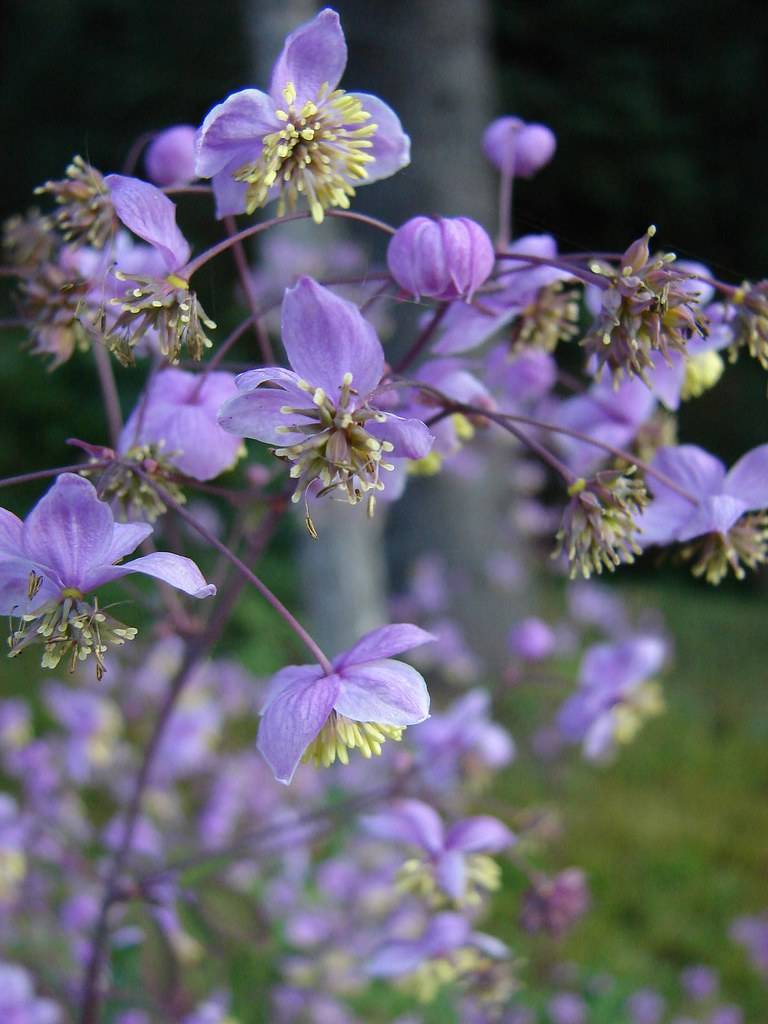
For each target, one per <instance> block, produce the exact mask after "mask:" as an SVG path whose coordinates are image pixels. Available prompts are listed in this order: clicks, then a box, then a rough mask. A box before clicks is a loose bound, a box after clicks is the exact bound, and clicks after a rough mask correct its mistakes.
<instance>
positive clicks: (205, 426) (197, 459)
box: [118, 368, 240, 480]
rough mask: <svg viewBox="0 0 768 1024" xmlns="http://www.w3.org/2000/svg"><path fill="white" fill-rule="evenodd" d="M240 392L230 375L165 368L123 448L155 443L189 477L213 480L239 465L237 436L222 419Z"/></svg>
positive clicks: (132, 420)
mask: <svg viewBox="0 0 768 1024" xmlns="http://www.w3.org/2000/svg"><path fill="white" fill-rule="evenodd" d="M236 392H237V389H236V387H235V378H234V377H233V376H232V375H231V374H229V373H221V372H213V373H207V374H204V375H200V374H194V373H187V372H186V371H184V370H177V369H173V368H169V369H166V370H161V371H160V372H159V373H157V374H155V376H154V377H153V378H152V379H151V381H150V384H149V388H148V390H147V394H146V395H145V396H144V397H143V398H141V399H139V402H138V404H137V405H136V408H135V409H134V410H133V412H132V413H131V415H130V416H129V418H128V420H127V422H126V424H125V427H124V428H123V432H122V434H121V435H120V441H119V444H118V450H119V451H121V452H128V451H130V449H132V448H135V447H136V446H142V445H151V446H152V447H153V449H154V450H156V451H159V454H161V455H162V458H163V460H164V461H165V462H167V463H169V464H170V465H171V466H175V467H176V469H178V470H179V471H180V472H181V473H184V474H185V475H186V476H191V477H193V478H194V479H195V480H212V479H213V478H214V477H217V476H218V475H219V474H220V473H223V472H224V471H225V470H227V469H229V468H230V467H231V466H232V465H233V464H234V463H235V462H236V460H237V455H238V452H239V450H240V442H239V441H238V440H237V438H234V437H232V435H231V434H230V433H228V432H226V431H224V430H222V429H221V427H220V426H219V424H218V422H217V419H216V416H217V413H218V410H219V408H220V406H221V405H222V403H223V402H225V401H226V400H227V399H228V398H230V397H232V396H233V395H234V394H236Z"/></svg>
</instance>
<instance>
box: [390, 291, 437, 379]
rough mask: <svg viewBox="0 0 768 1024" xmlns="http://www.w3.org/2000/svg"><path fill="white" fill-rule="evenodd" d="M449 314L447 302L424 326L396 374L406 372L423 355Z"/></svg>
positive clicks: (396, 368) (398, 365)
mask: <svg viewBox="0 0 768 1024" xmlns="http://www.w3.org/2000/svg"><path fill="white" fill-rule="evenodd" d="M447 312H448V303H447V302H446V303H443V305H441V306H439V307H438V308H437V309H436V310H435V312H434V313H433V315H432V317H431V319H430V320H429V321H428V322H427V324H426V325H425V326H424V328H423V330H422V331H421V333H420V334H419V336H418V337H417V338H416V340H415V341H414V343H413V345H411V347H410V349H409V350H408V351H407V352H406V353H405V355H404V356H403V358H402V359H401V360H400V362H399V363H398V364H397V366H396V367H395V370H394V372H395V373H403V372H404V371H405V370H407V369H408V367H409V366H410V365H411V363H413V361H414V360H415V359H417V358H418V357H419V356H420V355H421V353H422V352H423V351H424V349H425V348H426V347H427V345H428V344H429V342H430V340H431V338H432V336H433V334H434V333H435V331H436V330H437V328H438V327H439V326H440V322H441V320H442V319H443V317H444V316H445V314H446V313H447Z"/></svg>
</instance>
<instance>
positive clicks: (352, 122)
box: [196, 8, 410, 223]
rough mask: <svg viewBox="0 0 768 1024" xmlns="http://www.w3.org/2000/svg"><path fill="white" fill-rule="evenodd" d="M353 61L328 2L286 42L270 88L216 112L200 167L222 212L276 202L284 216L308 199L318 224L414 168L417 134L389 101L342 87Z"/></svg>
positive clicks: (236, 96) (200, 145) (207, 125)
mask: <svg viewBox="0 0 768 1024" xmlns="http://www.w3.org/2000/svg"><path fill="white" fill-rule="evenodd" d="M346 63H347V45H346V42H345V40H344V33H343V32H342V29H341V24H340V22H339V16H338V14H337V13H336V12H335V11H332V10H331V9H330V8H325V9H324V10H322V11H320V13H319V14H318V15H317V16H316V17H315V18H313V19H312V21H309V22H307V23H306V24H304V25H301V26H299V28H297V29H296V30H295V31H294V32H292V33H291V34H290V35H289V36H288V37H287V39H286V40H285V44H284V45H283V49H282V52H281V53H280V56H279V57H278V59H277V63H276V64H275V66H274V68H273V71H272V81H271V84H270V89H269V93H264V92H261V90H259V89H243V90H242V91H241V92H236V93H233V94H232V95H231V96H229V97H227V99H226V100H224V102H223V103H220V104H219V105H218V106H216V107H214V108H213V110H211V111H210V113H209V114H208V115H207V117H206V118H205V120H204V121H203V124H202V126H201V128H200V131H199V133H198V138H197V164H196V170H197V174H198V175H199V176H200V177H201V178H213V187H214V191H215V192H216V198H217V211H218V215H219V216H220V217H221V216H225V215H226V214H231V213H242V212H243V211H247V212H248V213H253V211H254V210H256V209H258V208H259V207H261V206H265V205H266V204H267V203H268V202H270V200H272V199H275V198H277V199H278V201H279V205H278V215H279V216H282V215H283V213H284V212H285V210H286V209H288V210H293V209H294V208H295V207H296V206H297V204H298V201H299V199H300V198H302V197H303V198H304V200H305V201H306V203H307V205H308V207H309V210H310V212H311V214H312V217H313V219H314V220H315V221H316V222H318V223H319V222H320V221H322V219H323V215H324V212H325V210H327V209H328V208H329V207H334V206H340V207H342V208H344V209H346V208H347V207H348V206H349V200H350V198H351V197H352V196H354V194H355V186H357V185H367V184H370V183H371V182H373V181H377V180H379V179H380V178H387V177H389V175H391V174H394V173H395V171H398V170H400V168H401V167H405V166H406V164H408V162H409V159H410V140H409V139H408V136H407V135H405V134H404V132H403V130H402V128H401V126H400V122H399V120H398V118H397V116H396V114H395V113H394V112H393V111H392V110H391V109H390V108H389V107H388V106H387V105H386V103H383V102H382V101H381V100H380V99H377V98H376V97H375V96H370V95H368V94H367V93H348V92H345V91H344V90H343V89H339V88H338V83H339V80H340V79H341V76H342V74H343V72H344V68H345V66H346Z"/></svg>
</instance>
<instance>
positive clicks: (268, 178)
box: [235, 82, 378, 224]
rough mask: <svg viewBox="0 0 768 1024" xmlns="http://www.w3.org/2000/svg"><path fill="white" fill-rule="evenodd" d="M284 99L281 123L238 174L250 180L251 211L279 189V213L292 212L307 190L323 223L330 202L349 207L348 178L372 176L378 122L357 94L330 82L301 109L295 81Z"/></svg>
mask: <svg viewBox="0 0 768 1024" xmlns="http://www.w3.org/2000/svg"><path fill="white" fill-rule="evenodd" d="M283 99H284V100H285V109H282V110H277V111H276V114H277V117H278V119H279V120H280V121H282V122H283V124H282V127H281V128H280V129H279V130H278V131H275V132H270V133H269V134H268V135H265V136H264V138H263V140H262V144H263V149H262V153H261V156H260V157H259V159H258V160H256V161H254V162H253V163H249V164H245V165H244V166H243V167H241V168H240V169H239V170H238V171H237V172H236V173H235V180H236V181H244V182H246V183H247V184H248V191H247V194H246V210H247V212H248V213H253V212H254V210H256V209H258V208H259V207H261V206H264V205H266V203H267V202H268V201H269V199H270V193H271V191H272V190H273V189H275V190H276V191H277V193H278V195H279V199H278V216H280V217H282V216H283V214H284V213H285V212H286V210H289V211H291V212H293V211H294V210H295V209H296V206H297V203H298V200H299V198H300V197H301V196H303V197H304V198H305V199H306V202H307V205H308V206H309V211H310V213H311V214H312V219H313V220H314V221H315V222H316V223H317V224H320V223H321V222H322V220H323V217H324V214H325V211H326V210H327V209H328V208H329V207H332V206H340V207H342V209H347V208H348V207H349V200H350V198H351V197H352V196H354V194H355V189H354V187H353V186H352V185H351V184H350V181H349V179H352V180H353V181H354V180H358V181H363V180H365V178H367V177H368V172H367V171H366V167H365V165H366V164H367V163H370V162H371V161H372V160H373V156H372V155H371V154H370V153H369V152H368V150H369V149H370V148H371V147H372V145H373V143H372V141H371V139H372V137H373V136H374V135H375V134H376V130H377V127H378V126H377V125H375V124H373V123H370V118H371V115H370V114H369V113H368V112H367V111H366V110H365V109H364V108H363V105H362V103H361V101H360V99H358V97H357V96H353V95H350V94H349V93H347V92H345V91H344V90H343V89H333V90H331V88H330V86H329V85H328V83H327V82H325V83H324V84H323V85H322V86H321V87H320V90H319V91H318V94H317V97H316V99H315V100H314V101H313V100H307V101H306V102H305V103H304V104H303V105H302V106H301V107H299V108H298V109H297V108H296V105H295V103H296V89H295V87H294V86H293V84H292V83H290V82H289V83H288V85H287V86H286V87H285V88H284V89H283Z"/></svg>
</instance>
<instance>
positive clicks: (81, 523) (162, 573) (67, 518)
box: [0, 473, 216, 675]
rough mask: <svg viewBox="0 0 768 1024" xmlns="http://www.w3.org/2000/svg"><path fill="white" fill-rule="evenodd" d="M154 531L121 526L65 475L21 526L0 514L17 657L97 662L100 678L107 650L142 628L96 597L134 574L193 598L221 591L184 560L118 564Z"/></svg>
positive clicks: (4, 597)
mask: <svg viewBox="0 0 768 1024" xmlns="http://www.w3.org/2000/svg"><path fill="white" fill-rule="evenodd" d="M151 532H152V527H151V526H149V525H148V524H145V523H116V522H115V521H114V518H113V516H112V511H111V509H110V508H109V505H107V504H106V503H105V502H103V501H100V500H99V498H98V495H97V494H96V490H95V488H94V487H93V485H92V484H90V483H89V482H88V481H87V480H84V479H83V478H82V477H79V476H75V475H74V474H72V473H63V474H62V475H61V476H60V477H59V478H58V479H57V480H56V483H55V484H54V485H53V487H52V488H51V489H50V491H49V492H48V493H47V494H46V495H45V496H44V497H43V498H41V500H40V501H39V502H38V503H37V505H36V506H35V507H34V508H33V509H32V511H31V512H30V514H29V515H28V516H27V518H26V520H25V521H24V522H22V521H21V520H20V519H19V518H18V517H17V516H15V515H14V514H13V513H12V512H9V511H7V509H0V614H2V615H11V616H18V617H19V618H20V619H21V624H20V626H19V628H18V629H17V630H16V631H15V633H14V635H13V637H12V638H11V655H15V654H18V653H19V652H20V651H21V650H22V649H23V648H25V647H27V646H29V644H31V643H35V642H37V643H42V645H43V659H42V665H43V667H44V668H55V667H56V666H57V665H58V663H59V662H60V661H61V659H62V658H64V657H67V658H69V667H70V669H74V667H75V665H76V664H77V662H78V661H84V660H85V659H86V658H88V657H90V656H92V657H93V658H94V660H95V662H96V666H97V674H99V675H100V674H101V673H102V672H103V671H104V664H103V655H104V652H105V651H106V649H107V646H108V645H109V644H115V645H120V644H123V643H125V641H126V640H130V639H133V637H134V636H135V635H136V630H135V629H133V628H128V627H125V626H122V625H121V624H120V623H118V622H116V621H115V620H114V619H112V618H111V617H110V616H108V615H107V614H106V613H105V612H104V611H102V610H101V609H99V607H98V603H97V602H96V601H94V602H93V603H91V602H90V601H89V600H88V599H87V598H88V595H89V594H90V593H92V592H93V591H94V590H97V589H98V588H99V587H101V586H103V585H104V584H105V583H110V582H111V581H112V580H117V579H120V578H121V577H122V576H126V575H128V574H129V573H142V574H144V575H146V576H153V577H154V578H155V579H159V580H162V581H163V582H164V583H168V584H170V586H172V587H176V588H177V589H178V590H181V591H183V592H184V593H185V594H190V595H191V596H192V597H197V598H203V597H210V596H211V595H213V594H215V593H216V588H215V587H214V586H213V584H208V583H206V582H205V579H204V578H203V576H202V573H201V572H200V570H199V569H198V567H197V566H196V565H195V563H194V562H193V561H192V560H191V559H189V558H185V557H183V556H182V555H174V554H171V553H170V552H168V551H156V552H153V553H152V554H149V555H143V556H142V557H141V558H135V559H134V560H133V561H132V562H129V563H128V564H127V565H116V564H115V563H116V562H117V561H119V560H120V559H122V558H124V557H125V556H126V555H129V554H130V553H131V552H132V551H133V550H134V549H135V548H136V547H137V545H138V544H140V543H141V542H142V541H143V540H145V539H146V538H147V537H148V536H149V534H150V533H151Z"/></svg>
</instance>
